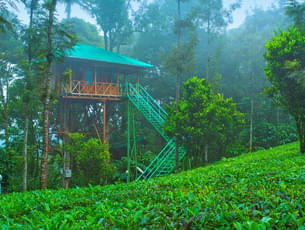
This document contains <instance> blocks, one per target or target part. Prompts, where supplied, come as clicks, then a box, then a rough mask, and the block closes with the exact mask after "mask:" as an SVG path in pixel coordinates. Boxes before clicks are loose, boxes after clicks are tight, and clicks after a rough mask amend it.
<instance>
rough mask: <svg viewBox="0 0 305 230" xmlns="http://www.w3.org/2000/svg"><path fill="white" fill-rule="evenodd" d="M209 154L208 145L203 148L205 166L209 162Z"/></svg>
mask: <svg viewBox="0 0 305 230" xmlns="http://www.w3.org/2000/svg"><path fill="white" fill-rule="evenodd" d="M208 154H209V145H206V146H205V147H204V164H205V165H207V164H208V162H209V158H208V156H209V155H208Z"/></svg>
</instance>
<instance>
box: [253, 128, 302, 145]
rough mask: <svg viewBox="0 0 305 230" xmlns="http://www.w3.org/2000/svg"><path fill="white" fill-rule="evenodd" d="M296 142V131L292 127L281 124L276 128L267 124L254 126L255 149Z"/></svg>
mask: <svg viewBox="0 0 305 230" xmlns="http://www.w3.org/2000/svg"><path fill="white" fill-rule="evenodd" d="M296 140H297V134H296V130H295V128H294V127H292V126H289V125H285V124H281V125H280V126H278V127H277V126H275V125H274V124H272V123H268V122H260V123H259V124H258V125H256V126H254V140H253V144H254V146H255V147H256V148H257V147H258V148H259V147H261V148H270V147H274V146H278V145H281V144H287V143H291V142H294V141H296Z"/></svg>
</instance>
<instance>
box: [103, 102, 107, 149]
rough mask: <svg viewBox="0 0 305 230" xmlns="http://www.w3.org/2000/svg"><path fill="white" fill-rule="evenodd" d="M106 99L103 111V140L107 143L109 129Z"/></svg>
mask: <svg viewBox="0 0 305 230" xmlns="http://www.w3.org/2000/svg"><path fill="white" fill-rule="evenodd" d="M106 112H107V110H106V101H104V111H103V115H104V123H103V141H104V143H106V141H107V138H106V135H107V133H106V130H107V121H106Z"/></svg>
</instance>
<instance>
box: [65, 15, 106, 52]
mask: <svg viewBox="0 0 305 230" xmlns="http://www.w3.org/2000/svg"><path fill="white" fill-rule="evenodd" d="M65 21H69V22H70V23H71V24H72V30H73V32H74V33H75V34H76V35H77V40H78V41H79V42H80V43H83V44H87V45H93V46H97V47H102V48H103V47H104V41H103V40H102V37H101V35H100V34H99V32H98V29H97V27H96V26H95V25H93V24H90V23H88V22H85V21H84V20H82V19H80V18H71V19H69V20H64V22H65Z"/></svg>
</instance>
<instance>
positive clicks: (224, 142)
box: [165, 77, 243, 165]
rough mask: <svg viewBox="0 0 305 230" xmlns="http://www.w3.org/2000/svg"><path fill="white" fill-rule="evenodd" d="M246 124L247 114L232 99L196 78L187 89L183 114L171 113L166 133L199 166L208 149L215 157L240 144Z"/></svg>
mask: <svg viewBox="0 0 305 230" xmlns="http://www.w3.org/2000/svg"><path fill="white" fill-rule="evenodd" d="M242 124H243V114H241V113H240V112H238V111H237V109H236V105H235V104H234V103H233V101H232V99H231V98H229V99H224V98H223V96H221V95H220V94H215V93H213V92H212V89H211V85H210V84H208V83H207V81H206V80H205V79H199V78H197V77H193V78H191V79H189V80H188V81H186V82H185V83H184V85H183V96H182V98H181V100H180V102H179V111H177V110H176V109H175V107H174V106H173V107H172V108H171V109H170V111H169V118H168V120H167V121H166V124H165V132H166V133H167V134H168V135H169V136H176V137H177V138H178V140H179V141H180V142H182V144H183V145H184V147H185V148H186V149H187V152H188V153H189V154H192V155H194V161H195V162H196V163H197V165H198V163H199V164H200V162H202V160H203V151H204V148H205V147H206V146H209V147H210V148H211V149H212V151H214V154H215V153H217V152H219V153H221V154H225V153H226V152H227V147H228V145H229V144H232V143H233V142H234V141H236V136H237V134H238V132H239V131H240V128H241V126H242ZM216 158H217V157H216Z"/></svg>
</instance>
